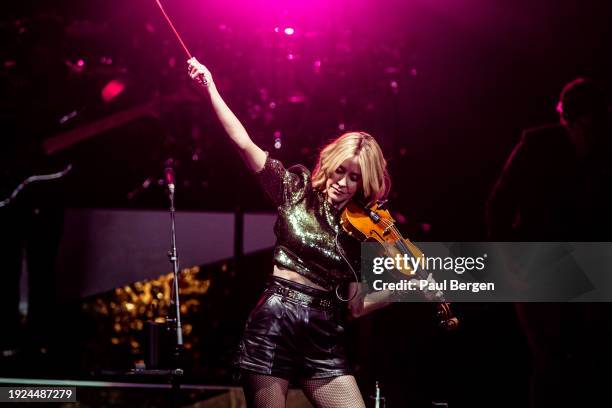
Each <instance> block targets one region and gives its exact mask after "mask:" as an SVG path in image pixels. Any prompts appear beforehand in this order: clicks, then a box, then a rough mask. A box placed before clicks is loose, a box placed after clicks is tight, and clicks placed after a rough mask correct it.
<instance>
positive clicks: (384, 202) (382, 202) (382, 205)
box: [376, 200, 389, 210]
mask: <svg viewBox="0 0 612 408" xmlns="http://www.w3.org/2000/svg"><path fill="white" fill-rule="evenodd" d="M388 204H389V200H378V201H376V206H377V208H378V209H379V210H386V209H387V206H388Z"/></svg>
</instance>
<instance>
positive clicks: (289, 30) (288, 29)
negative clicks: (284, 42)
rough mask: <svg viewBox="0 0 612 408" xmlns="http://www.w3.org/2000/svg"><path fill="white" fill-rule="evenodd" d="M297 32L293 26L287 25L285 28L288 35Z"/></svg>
mask: <svg viewBox="0 0 612 408" xmlns="http://www.w3.org/2000/svg"><path fill="white" fill-rule="evenodd" d="M294 33H295V30H294V29H293V28H291V27H287V28H285V34H287V35H293V34H294Z"/></svg>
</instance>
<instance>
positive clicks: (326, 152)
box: [312, 132, 391, 203]
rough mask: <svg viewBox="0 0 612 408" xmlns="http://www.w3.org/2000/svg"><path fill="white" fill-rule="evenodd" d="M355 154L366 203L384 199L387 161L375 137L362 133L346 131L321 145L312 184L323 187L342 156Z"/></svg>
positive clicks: (342, 158) (389, 182)
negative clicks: (321, 148) (325, 144)
mask: <svg viewBox="0 0 612 408" xmlns="http://www.w3.org/2000/svg"><path fill="white" fill-rule="evenodd" d="M354 156H357V157H358V160H359V167H360V168H361V181H362V184H361V189H362V192H363V195H364V197H365V199H366V201H367V202H368V203H372V202H374V201H376V200H380V199H382V198H385V197H386V196H387V194H388V193H389V189H390V188H391V178H390V177H389V173H388V172H387V161H386V160H385V158H384V156H383V152H382V150H381V148H380V146H379V145H378V143H377V142H376V140H375V139H374V138H373V137H372V136H371V135H369V134H367V133H365V132H348V133H345V134H343V135H342V136H340V137H339V138H337V139H336V140H334V141H332V142H331V143H329V144H328V145H327V146H325V147H323V150H321V154H319V160H318V162H317V165H316V167H315V169H314V171H313V173H312V186H313V188H315V189H317V190H324V189H325V184H326V182H327V179H328V178H329V177H331V175H332V174H333V173H334V172H335V171H336V169H337V168H338V167H339V166H340V165H341V164H342V162H344V161H345V160H346V159H348V158H351V157H354Z"/></svg>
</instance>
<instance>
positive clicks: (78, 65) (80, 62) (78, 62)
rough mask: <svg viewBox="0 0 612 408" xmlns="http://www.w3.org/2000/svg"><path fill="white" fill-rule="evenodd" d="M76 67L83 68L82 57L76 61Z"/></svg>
mask: <svg viewBox="0 0 612 408" xmlns="http://www.w3.org/2000/svg"><path fill="white" fill-rule="evenodd" d="M76 65H77V67H79V68H83V67H84V66H85V61H84V60H82V59H79V60H78V61H77V63H76Z"/></svg>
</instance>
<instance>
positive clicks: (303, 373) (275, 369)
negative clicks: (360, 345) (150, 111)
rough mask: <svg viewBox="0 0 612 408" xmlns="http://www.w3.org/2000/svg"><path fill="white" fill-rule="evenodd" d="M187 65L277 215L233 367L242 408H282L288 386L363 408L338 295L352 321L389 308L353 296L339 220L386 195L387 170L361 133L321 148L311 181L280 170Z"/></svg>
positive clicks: (198, 71) (195, 66)
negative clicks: (347, 210)
mask: <svg viewBox="0 0 612 408" xmlns="http://www.w3.org/2000/svg"><path fill="white" fill-rule="evenodd" d="M188 65H189V66H188V69H189V75H190V76H191V78H192V79H194V80H195V81H196V82H198V83H199V84H200V85H201V87H202V88H203V90H204V91H205V92H206V93H207V95H208V96H209V97H210V100H211V102H212V106H213V109H214V111H215V113H216V115H217V117H218V118H219V120H220V122H221V124H222V126H223V127H224V129H225V131H226V132H227V134H228V135H229V137H230V139H231V140H232V142H233V143H234V144H235V146H236V147H237V149H238V152H239V153H240V155H241V156H242V159H243V160H244V162H245V163H246V165H247V167H248V168H249V169H250V170H251V172H253V173H254V174H255V176H256V178H257V179H258V181H259V182H260V184H261V185H262V187H263V188H264V190H265V191H266V193H267V194H268V196H269V197H270V198H271V199H272V201H273V202H274V204H275V205H276V206H277V209H278V219H277V222H276V226H275V233H276V236H277V242H276V247H275V250H274V271H273V274H272V277H271V279H270V281H269V283H268V286H267V288H266V289H265V291H264V293H263V295H262V296H261V298H260V300H259V302H258V303H257V306H256V307H255V309H254V310H253V311H252V312H251V314H250V316H249V318H248V321H247V324H246V328H245V331H244V335H243V337H242V341H241V342H240V347H239V351H238V356H237V359H236V363H237V365H238V367H239V368H240V370H241V373H242V378H243V386H244V390H245V395H246V399H247V403H248V405H249V406H250V407H266V408H271V407H284V406H285V400H286V396H287V389H288V385H289V381H291V380H298V381H299V383H300V385H301V386H302V388H303V390H304V392H305V394H306V396H307V397H308V398H309V399H310V401H311V402H312V403H313V404H314V405H315V406H317V407H351V408H352V407H365V404H364V401H363V398H362V396H361V393H360V392H359V388H358V387H357V383H356V381H355V378H354V377H353V375H351V373H350V370H349V365H348V362H347V359H346V353H345V349H344V332H345V322H344V318H343V316H344V315H345V313H343V312H345V311H346V309H345V308H344V307H343V306H344V304H343V302H340V301H339V300H340V299H341V298H342V294H340V293H339V291H338V288H339V287H340V285H343V284H347V283H348V284H349V290H348V294H346V295H345V296H346V299H342V300H349V299H350V301H348V311H349V312H350V315H351V316H352V317H359V316H362V315H364V314H366V313H369V312H371V311H373V310H375V309H378V308H381V307H383V306H385V305H387V304H389V303H390V302H389V301H382V302H381V301H375V300H374V299H373V298H372V297H370V296H369V295H368V296H366V295H364V294H363V293H361V291H359V289H358V288H359V285H358V281H359V279H358V277H357V274H356V272H355V267H354V266H353V265H351V263H349V260H348V259H347V255H346V251H345V248H346V247H347V246H350V245H351V244H353V245H354V244H355V243H357V245H358V244H359V243H358V242H357V240H356V239H353V238H351V237H349V236H348V234H346V233H344V231H342V228H341V227H340V225H339V216H340V212H341V210H342V209H343V207H344V206H345V205H346V204H347V202H348V201H349V200H351V199H352V198H353V197H355V196H360V197H361V198H362V199H364V200H365V202H373V201H375V200H378V199H381V198H383V197H385V196H386V195H387V194H388V192H389V187H390V180H389V175H388V173H387V163H386V161H385V158H384V157H383V153H382V151H381V149H380V147H379V145H378V143H377V142H376V140H374V138H373V137H372V136H370V135H369V134H367V133H364V132H349V133H345V134H344V135H342V136H340V137H339V138H338V139H336V140H334V141H333V142H331V143H330V144H328V145H327V146H325V147H324V148H323V150H322V151H321V154H320V155H319V159H318V163H317V165H316V167H315V169H314V171H313V172H312V173H310V171H309V170H308V169H306V168H305V167H304V166H301V165H297V166H293V167H291V168H289V169H285V167H284V166H283V164H282V163H281V162H279V161H278V160H275V159H272V158H271V157H270V156H269V154H268V153H267V152H264V151H263V150H262V149H260V148H259V147H258V146H257V145H256V144H255V143H254V142H253V141H252V140H251V138H250V137H249V135H248V133H247V132H246V130H245V129H244V127H243V126H242V124H241V123H240V121H239V120H238V119H237V118H236V116H235V115H234V114H233V113H232V111H231V110H230V109H229V108H228V106H227V105H226V104H225V102H224V101H223V99H222V98H221V95H220V94H219V92H218V90H217V88H216V86H215V83H214V82H213V78H212V75H211V73H210V71H208V69H207V68H206V67H204V66H203V65H202V64H201V63H199V62H198V61H197V60H196V59H195V58H191V59H189V60H188ZM350 241H354V242H352V243H351V242H350ZM357 261H358V262H359V260H357ZM352 262H354V259H353V261H352Z"/></svg>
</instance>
